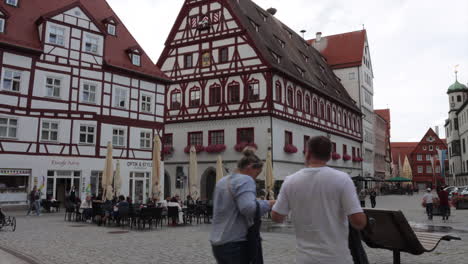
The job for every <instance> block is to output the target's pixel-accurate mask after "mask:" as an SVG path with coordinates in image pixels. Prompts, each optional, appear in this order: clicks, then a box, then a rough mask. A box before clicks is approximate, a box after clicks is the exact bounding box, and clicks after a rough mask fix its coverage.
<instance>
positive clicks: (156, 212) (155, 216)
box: [150, 207, 163, 229]
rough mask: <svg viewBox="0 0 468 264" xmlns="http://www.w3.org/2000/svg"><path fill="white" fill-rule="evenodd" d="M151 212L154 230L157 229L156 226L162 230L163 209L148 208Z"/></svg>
mask: <svg viewBox="0 0 468 264" xmlns="http://www.w3.org/2000/svg"><path fill="white" fill-rule="evenodd" d="M150 209H151V210H150V211H151V220H152V221H154V225H155V227H156V229H157V228H158V225H160V226H161V229H162V225H163V224H162V223H163V208H162V207H157V208H150Z"/></svg>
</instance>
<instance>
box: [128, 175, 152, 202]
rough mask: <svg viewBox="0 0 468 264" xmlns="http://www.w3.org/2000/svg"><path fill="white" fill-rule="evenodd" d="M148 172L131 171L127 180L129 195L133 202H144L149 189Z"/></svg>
mask: <svg viewBox="0 0 468 264" xmlns="http://www.w3.org/2000/svg"><path fill="white" fill-rule="evenodd" d="M149 185H150V183H149V173H148V172H132V173H131V174H130V182H129V185H128V186H129V196H130V197H131V198H132V200H133V202H134V203H143V204H144V203H146V200H147V199H148V194H149V193H148V191H149Z"/></svg>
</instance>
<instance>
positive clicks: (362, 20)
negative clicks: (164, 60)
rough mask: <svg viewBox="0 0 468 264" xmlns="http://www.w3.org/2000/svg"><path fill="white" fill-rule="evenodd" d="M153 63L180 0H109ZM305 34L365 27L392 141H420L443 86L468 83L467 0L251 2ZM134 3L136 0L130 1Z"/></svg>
mask: <svg viewBox="0 0 468 264" xmlns="http://www.w3.org/2000/svg"><path fill="white" fill-rule="evenodd" d="M107 1H108V2H109V4H110V5H111V6H112V8H113V9H114V10H115V11H116V13H117V15H118V16H119V17H120V19H121V20H122V21H123V22H124V23H125V25H126V26H127V28H128V29H129V30H130V32H131V33H132V34H133V36H134V37H135V38H136V39H137V40H138V42H139V43H140V45H141V46H142V47H143V49H144V50H145V51H146V52H147V53H148V54H149V56H150V57H151V58H152V59H153V60H154V61H157V59H158V58H159V56H160V54H161V52H162V49H163V47H164V42H165V41H166V38H167V36H168V34H169V31H170V30H171V28H172V25H173V23H174V22H175V19H176V17H177V15H178V13H179V11H180V8H181V7H182V4H183V2H184V1H183V0H107ZM254 1H255V2H256V3H257V4H258V5H260V6H262V7H263V8H268V7H275V8H277V9H278V13H277V14H276V17H278V18H279V19H280V20H281V21H283V22H284V23H285V24H287V25H288V26H290V27H291V28H292V29H295V30H296V31H297V32H299V31H300V30H302V29H305V30H307V33H306V38H314V36H315V32H317V31H321V32H323V34H324V35H325V36H326V35H331V34H337V33H343V32H349V31H354V30H359V29H362V24H364V25H365V28H366V29H367V33H368V38H369V41H370V51H371V55H372V64H373V69H374V75H375V76H374V77H375V79H374V107H375V109H380V108H387V107H389V108H390V109H391V115H392V116H391V118H392V120H391V122H392V124H391V125H392V141H419V140H420V139H421V137H423V136H424V133H425V132H426V131H427V129H428V128H429V127H431V126H432V127H433V126H435V125H439V126H441V132H442V136H444V133H443V130H444V129H443V123H444V120H445V119H446V118H447V112H448V108H449V106H448V97H447V94H446V91H447V88H448V86H449V85H451V84H452V83H453V82H454V78H455V77H454V73H453V72H454V66H455V65H456V64H460V67H459V74H458V80H459V81H460V82H462V83H464V84H466V83H467V82H468V1H466V0H447V1H439V0H353V1H350V0H314V1H311V0H287V1H286V0H254ZM136 3H138V4H136Z"/></svg>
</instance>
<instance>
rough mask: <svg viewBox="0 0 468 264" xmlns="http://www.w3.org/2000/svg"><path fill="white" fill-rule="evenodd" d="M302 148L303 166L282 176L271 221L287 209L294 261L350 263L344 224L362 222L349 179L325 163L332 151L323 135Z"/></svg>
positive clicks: (364, 219) (305, 263)
mask: <svg viewBox="0 0 468 264" xmlns="http://www.w3.org/2000/svg"><path fill="white" fill-rule="evenodd" d="M307 146H308V148H307V151H306V157H305V163H306V168H304V169H301V170H300V171H298V172H296V173H294V174H293V175H290V176H288V177H287V178H286V179H285V181H284V183H283V185H282V187H281V190H280V193H279V196H278V200H277V202H276V204H275V205H274V207H273V211H272V220H273V221H275V222H278V223H282V222H283V221H284V220H285V219H286V216H287V215H288V214H290V213H291V219H292V222H293V224H294V228H295V231H296V241H297V253H296V263H297V264H310V263H333V264H350V263H353V258H352V256H351V253H350V249H349V241H348V237H349V224H351V226H352V227H353V228H355V229H357V230H362V229H364V228H365V227H366V225H367V217H366V215H365V214H364V213H363V209H362V208H361V206H360V204H359V200H358V196H357V193H356V189H355V186H354V183H353V181H352V180H351V177H350V176H349V175H348V174H347V173H344V172H341V171H338V170H335V169H332V168H330V167H328V166H327V165H326V164H327V162H328V161H329V160H330V158H331V152H332V143H331V141H330V140H329V139H328V138H327V137H323V136H319V137H314V138H312V139H310V140H309V142H308V145H307ZM358 233H359V232H358ZM359 241H360V239H359ZM364 253H365V252H364ZM291 263H292V261H291Z"/></svg>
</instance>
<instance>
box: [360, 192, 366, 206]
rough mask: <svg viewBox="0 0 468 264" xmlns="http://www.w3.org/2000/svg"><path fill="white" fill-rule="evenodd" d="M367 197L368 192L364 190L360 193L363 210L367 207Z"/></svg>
mask: <svg viewBox="0 0 468 264" xmlns="http://www.w3.org/2000/svg"><path fill="white" fill-rule="evenodd" d="M366 196H367V193H366V190H364V189H362V190H361V191H360V192H359V202H360V203H361V207H362V208H364V207H366Z"/></svg>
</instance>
